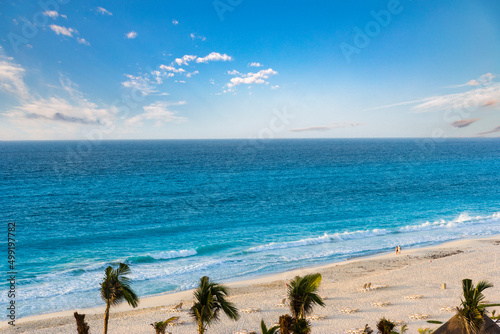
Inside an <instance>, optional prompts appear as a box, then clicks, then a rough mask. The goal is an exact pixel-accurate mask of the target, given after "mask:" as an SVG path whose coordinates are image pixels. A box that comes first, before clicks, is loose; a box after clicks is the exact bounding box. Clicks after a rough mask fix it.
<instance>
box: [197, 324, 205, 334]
mask: <svg viewBox="0 0 500 334" xmlns="http://www.w3.org/2000/svg"><path fill="white" fill-rule="evenodd" d="M204 333H205V327H204V326H203V323H202V322H201V321H199V322H198V334H204Z"/></svg>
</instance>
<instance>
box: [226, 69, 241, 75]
mask: <svg viewBox="0 0 500 334" xmlns="http://www.w3.org/2000/svg"><path fill="white" fill-rule="evenodd" d="M227 74H229V75H240V74H241V73H240V72H238V71H236V70H232V71H227Z"/></svg>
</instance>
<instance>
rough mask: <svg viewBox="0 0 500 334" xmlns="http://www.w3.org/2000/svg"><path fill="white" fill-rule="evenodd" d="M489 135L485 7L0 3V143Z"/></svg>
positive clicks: (495, 87) (495, 104) (497, 101)
mask: <svg viewBox="0 0 500 334" xmlns="http://www.w3.org/2000/svg"><path fill="white" fill-rule="evenodd" d="M478 136H479V137H498V136H500V2H499V1H498V0H478V1H464V0H443V1H416V0H414V1H411V0H386V1H362V2H361V1H356V2H354V1H335V0H328V1H291V0H288V1H280V0H277V1H260V0H253V1H246V0H203V1H202V0H199V1H189V0H186V1H172V0H162V1H126V2H125V1H113V0H100V1H94V0H90V1H74V0H73V1H71V0H41V1H22V0H19V1H17V0H16V1H0V140H103V139H212V138H213V139H215V138H261V139H267V138H362V137H363V138H371V137H373V138H380V137H384V138H387V137H433V138H446V137H478Z"/></svg>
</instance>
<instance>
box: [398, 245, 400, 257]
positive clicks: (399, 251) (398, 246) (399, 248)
mask: <svg viewBox="0 0 500 334" xmlns="http://www.w3.org/2000/svg"><path fill="white" fill-rule="evenodd" d="M398 254H400V255H401V245H399V246H398Z"/></svg>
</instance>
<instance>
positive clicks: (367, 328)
mask: <svg viewBox="0 0 500 334" xmlns="http://www.w3.org/2000/svg"><path fill="white" fill-rule="evenodd" d="M372 333H373V329H371V328H370V326H368V324H366V325H365V328H364V329H363V334H372Z"/></svg>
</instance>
